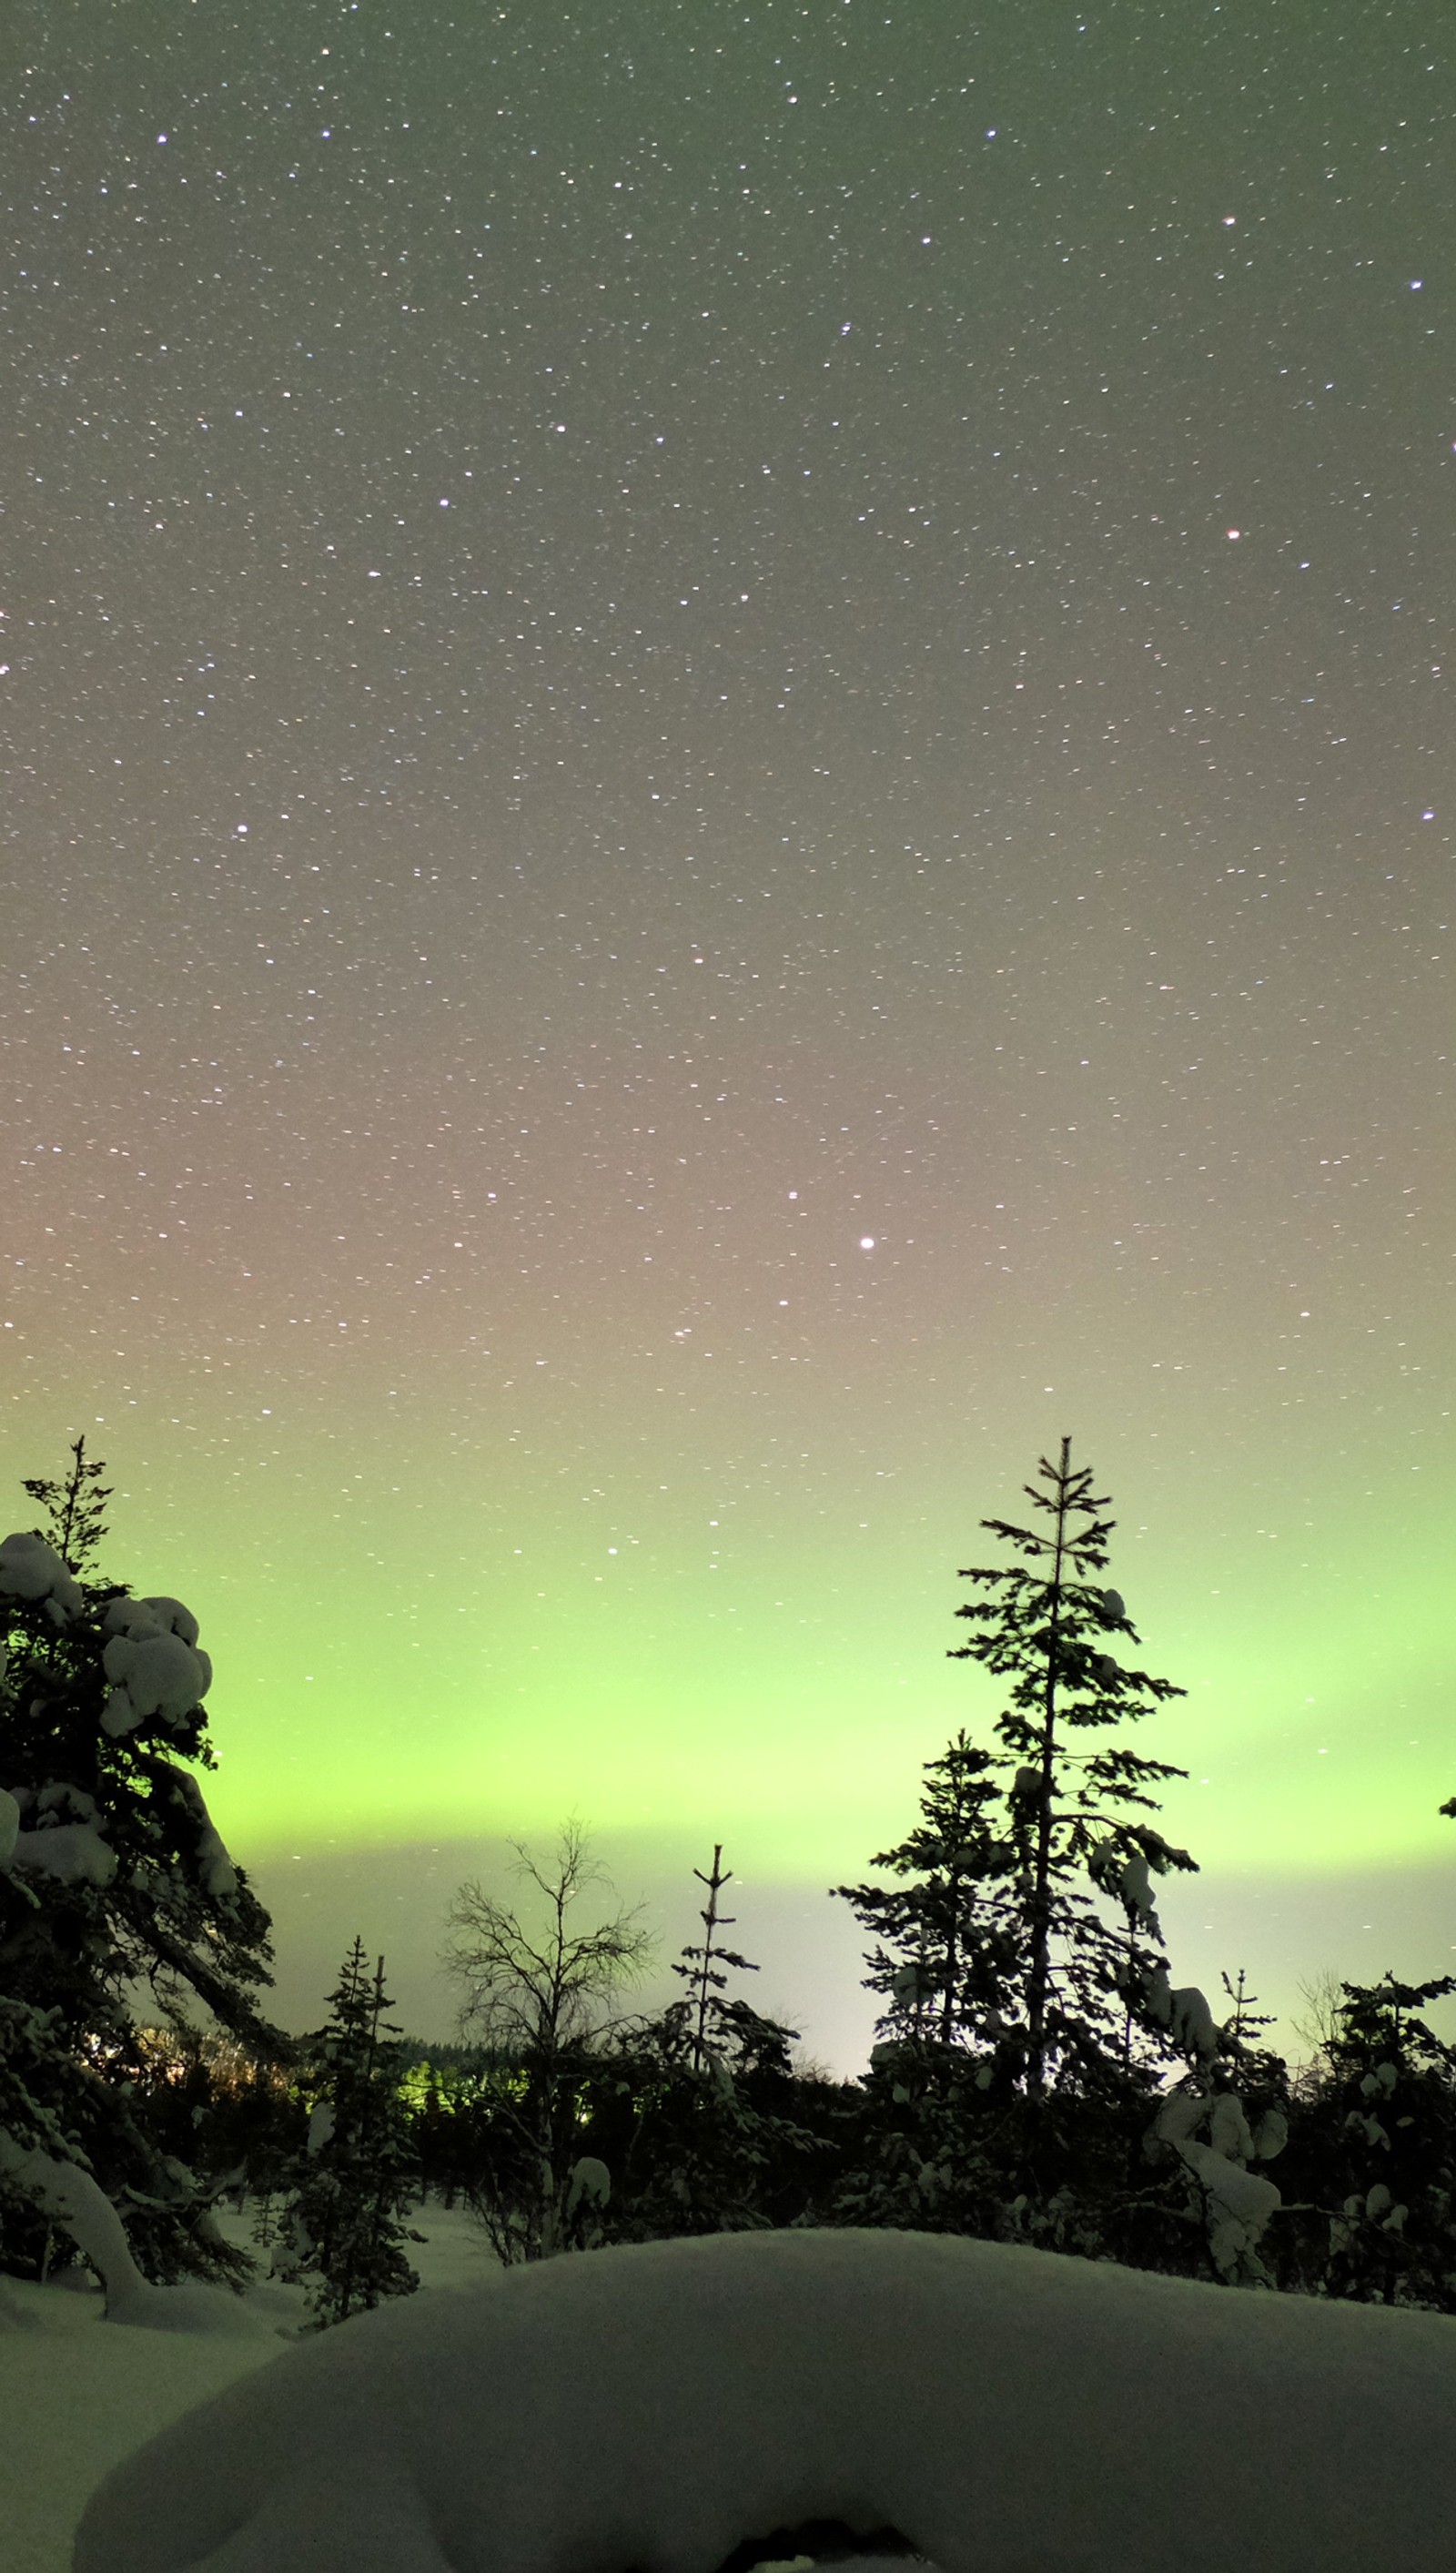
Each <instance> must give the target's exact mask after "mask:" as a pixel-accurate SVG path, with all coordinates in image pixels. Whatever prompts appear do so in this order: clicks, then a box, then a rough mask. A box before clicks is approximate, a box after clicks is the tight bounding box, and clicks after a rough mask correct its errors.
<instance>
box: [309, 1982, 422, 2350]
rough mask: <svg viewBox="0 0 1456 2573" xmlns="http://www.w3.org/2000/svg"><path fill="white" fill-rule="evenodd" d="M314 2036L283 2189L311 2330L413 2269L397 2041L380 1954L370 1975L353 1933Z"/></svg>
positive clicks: (368, 2300)
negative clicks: (303, 2131)
mask: <svg viewBox="0 0 1456 2573" xmlns="http://www.w3.org/2000/svg"><path fill="white" fill-rule="evenodd" d="M329 1999H330V2015H329V2020H328V2024H327V2026H326V2027H325V2028H324V2029H323V2031H322V2032H321V2033H320V2035H319V2037H318V2038H317V2040H315V2041H314V2049H315V2056H316V2071H317V2078H318V2084H319V2088H318V2093H317V2097H316V2099H315V2103H314V2111H313V2116H312V2118H311V2120H310V2125H309V2142H308V2146H307V2148H306V2151H305V2153H304V2156H303V2160H302V2165H301V2166H299V2167H296V2170H295V2173H294V2176H293V2185H292V2187H291V2188H290V2190H289V2201H288V2208H287V2213H286V2215H285V2217H284V2230H285V2233H286V2235H287V2237H288V2238H289V2240H290V2241H291V2243H292V2246H293V2256H292V2258H291V2259H290V2260H288V2261H287V2262H286V2263H285V2264H283V2265H285V2267H286V2271H287V2274H289V2275H291V2276H293V2277H303V2278H305V2279H306V2280H307V2281H308V2284H309V2299H308V2301H309V2312H310V2318H311V2327H312V2328H313V2329H314V2330H315V2331H323V2330H325V2329H327V2327H328V2326H329V2324H331V2323H342V2322H347V2321H348V2319H349V2317H350V2315H351V2314H352V2313H358V2312H360V2311H362V2310H364V2309H365V2308H368V2307H370V2306H373V2305H377V2304H378V2303H379V2302H380V2301H381V2299H382V2298H384V2297H385V2296H409V2295H412V2294H413V2292H414V2290H415V2288H416V2287H417V2286H418V2284H419V2277H418V2273H417V2272H416V2271H415V2270H413V2269H411V2267H410V2266H409V2261H408V2258H407V2256H406V2254H405V2251H404V2244H405V2243H406V2242H421V2241H422V2240H423V2239H424V2237H423V2235H422V2234H420V2233H416V2232H413V2231H411V2229H410V2227H409V2226H408V2225H407V2224H406V2223H405V2222H404V2216H405V2213H406V2212H407V2210H408V2207H409V2205H410V2203H411V2201H412V2199H413V2196H414V2191H415V2187H416V2184H417V2179H418V2168H417V2163H416V2160H415V2155H414V2151H413V2148H412V2145H411V2144H410V2139H409V2127H408V2120H407V2117H406V2115H405V2112H404V2108H403V2104H402V2102H401V2101H400V2098H399V2092H398V2084H399V2075H400V2070H401V2064H402V2049H401V2048H400V2046H399V2045H398V2044H397V2042H395V2043H391V2040H392V2041H397V2037H398V2032H397V2030H395V2029H393V2028H391V2027H389V2026H388V2025H387V2024H386V2022H385V2019H384V2013H385V2011H386V2010H387V2009H388V2008H389V2001H388V1997H387V1995H386V1993H385V1991H384V1961H383V1958H382V1957H381V1958H380V1959H379V1961H378V1964H377V1967H376V1968H375V1971H374V1973H373V1975H372V1976H370V1974H369V1971H368V1967H367V1965H366V1963H365V1960H364V1944H363V1941H362V1940H360V1939H356V1940H355V1943H354V1946H353V1948H352V1949H351V1950H350V1953H349V1955H348V1956H347V1957H346V1959H345V1961H344V1964H343V1966H342V1968H341V1969H340V1977H339V1982H338V1984H337V1985H336V1987H335V1989H334V1991H333V1992H332V1993H331V1994H330V1996H329Z"/></svg>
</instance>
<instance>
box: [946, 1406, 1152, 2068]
mask: <svg viewBox="0 0 1456 2573" xmlns="http://www.w3.org/2000/svg"><path fill="white" fill-rule="evenodd" d="M1039 1474H1040V1477H1041V1485H1042V1488H1038V1486H1037V1485H1036V1484H1030V1483H1029V1484H1027V1485H1026V1486H1025V1489H1026V1491H1027V1494H1028V1497H1029V1499H1030V1500H1031V1501H1032V1503H1033V1505H1034V1507H1035V1509H1036V1510H1037V1511H1038V1512H1039V1513H1040V1514H1041V1524H1040V1525H1037V1526H1033V1527H1021V1526H1018V1525H1016V1524H1015V1523H1013V1522H1012V1521H1009V1520H1006V1519H1000V1518H991V1519H983V1521H982V1525H983V1527H985V1528H988V1529H989V1530H990V1531H991V1533H992V1534H993V1535H995V1536H998V1537H1000V1538H1002V1539H1003V1540H1004V1541H1005V1542H1006V1543H1007V1544H1009V1545H1010V1546H1012V1547H1013V1548H1014V1549H1015V1551H1016V1552H1017V1553H1018V1554H1019V1555H1021V1556H1022V1557H1023V1562H1022V1563H1021V1564H1017V1565H996V1566H985V1565H971V1566H968V1567H967V1568H966V1569H965V1570H963V1572H962V1573H961V1575H960V1578H961V1579H962V1580H963V1581H974V1582H976V1583H977V1584H978V1585H980V1593H979V1595H978V1596H977V1597H975V1598H973V1599H971V1600H969V1601H968V1602H967V1603H966V1604H965V1605H964V1606H963V1607H961V1608H959V1609H958V1610H957V1611H956V1613H957V1615H958V1616H959V1617H963V1618H967V1619H969V1620H970V1621H971V1622H972V1623H973V1625H974V1626H975V1627H976V1629H977V1631H976V1633H975V1635H974V1636H973V1638H972V1640H971V1641H970V1642H969V1643H968V1644H964V1645H962V1646H961V1647H959V1649H956V1650H954V1651H953V1653H952V1656H951V1658H952V1659H953V1660H958V1661H964V1660H973V1661H977V1662H980V1663H981V1664H982V1665H983V1667H984V1668H985V1669H986V1670H988V1671H989V1672H991V1673H992V1675H993V1676H994V1677H995V1678H997V1679H999V1680H1003V1681H1006V1682H1008V1683H1009V1690H1008V1700H1009V1702H1008V1703H1007V1704H1006V1705H1005V1706H1004V1708H1003V1711H1002V1713H1001V1714H1000V1715H999V1716H998V1717H997V1719H996V1725H995V1730H996V1732H997V1733H998V1734H999V1736H1000V1737H1001V1740H1002V1742H1003V1744H1004V1745H1005V1747H1006V1750H1007V1752H1008V1753H1009V1754H1010V1756H1011V1759H1012V1760H1013V1761H1015V1762H1016V1764H1017V1767H1016V1774H1015V1776H1014V1778H1013V1780H1012V1784H1011V1787H1010V1790H1009V1792H1008V1795H1007V1799H1006V1803H1007V1811H1008V1822H1009V1833H1008V1836H1009V1839H1010V1843H1011V1848H1012V1854H1013V1856H1012V1868H1011V1872H1010V1874H1009V1875H1008V1876H1007V1878H1006V1879H1005V1881H1004V1883H1003V1884H1002V1885H1001V1886H1000V1888H999V1912H1000V1922H1001V1927H1002V1930H1003V1932H1004V1934H1005V1936H1006V1938H1007V1939H1008V1940H1009V1942H1010V1948H1011V1953H1012V1954H1013V1955H1014V1956H1015V1957H1016V1958H1017V1960H1018V1964H1017V1967H1016V1970H1015V1974H1014V1977H1013V1978H1011V1979H1010V1982H1009V1989H1011V1990H1013V1991H1014V1993H1015V2017H1016V2023H1017V2040H1016V2042H1017V2045H1018V2048H1019V2051H1020V2056H1021V2079H1022V2083H1023V2086H1024V2089H1025V2093H1026V2096H1027V2098H1028V2099H1029V2100H1030V2101H1032V2102H1033V2103H1035V2102H1038V2101H1040V2100H1041V2099H1042V2097H1043V2095H1044V2094H1045V2093H1046V2091H1047V2090H1048V2088H1049V2086H1051V2087H1060V2088H1064V2089H1070V2090H1073V2091H1077V2092H1088V2091H1100V2092H1102V2093H1103V2094H1115V2093H1116V2092H1117V2091H1118V2090H1119V2089H1120V2088H1123V2087H1125V2083H1126V2080H1127V2079H1128V2078H1129V2077H1130V2076H1131V2075H1132V2073H1133V2072H1134V2070H1138V2071H1140V2072H1141V2074H1142V2076H1143V2078H1144V2080H1145V2079H1146V2078H1147V2077H1148V2074H1149V2070H1150V2065H1151V2063H1152V2062H1155V2061H1157V2060H1159V2059H1161V2058H1162V2057H1163V2056H1165V2054H1166V2051H1167V2050H1166V2045H1165V2041H1164V2040H1163V2038H1162V2036H1161V2033H1160V2030H1159V2027H1158V2014H1157V2010H1156V2006H1155V1998H1154V1997H1155V1996H1156V1995H1157V1994H1158V1993H1159V1992H1163V1993H1165V1988H1166V1974H1165V1968H1164V1964H1163V1959H1162V1954H1161V1932H1160V1929H1159V1927H1158V1922H1157V1916H1156V1912H1155V1910H1154V1908H1153V1903H1152V1897H1151V1887H1150V1880H1149V1871H1151V1872H1152V1873H1155V1874H1157V1875H1163V1874H1165V1873H1166V1871H1167V1870H1168V1869H1169V1868H1179V1869H1189V1870H1194V1869H1195V1862H1194V1861H1193V1860H1192V1859H1191V1858H1190V1857H1189V1856H1188V1854H1187V1852H1186V1850H1180V1849H1174V1848H1172V1847H1170V1845H1169V1844H1168V1843H1167V1842H1166V1841H1165V1840H1164V1839H1163V1838H1162V1836H1161V1834H1160V1833H1158V1832H1156V1831H1154V1830H1153V1829H1152V1827H1151V1826H1150V1825H1149V1824H1146V1823H1144V1822H1141V1821H1137V1820H1135V1819H1133V1815H1134V1814H1135V1813H1136V1812H1137V1811H1139V1810H1140V1811H1141V1812H1144V1813H1146V1812H1153V1811H1155V1810H1156V1805H1157V1800H1156V1798H1155V1797H1153V1796H1152V1795H1150V1794H1149V1793H1148V1792H1147V1791H1148V1788H1149V1786H1151V1785H1152V1784H1153V1783H1154V1782H1161V1781H1162V1780H1163V1779H1165V1778H1185V1777H1186V1776H1187V1774H1188V1773H1187V1771H1186V1770H1185V1769H1178V1768H1175V1767H1173V1766H1172V1765H1171V1764H1170V1763H1168V1762H1166V1761H1158V1760H1144V1759H1142V1758H1140V1757H1139V1756H1138V1755H1137V1754H1136V1753H1134V1752H1132V1751H1129V1750H1127V1749H1125V1748H1124V1747H1123V1746H1122V1745H1120V1744H1111V1743H1105V1744H1102V1745H1099V1746H1098V1747H1097V1748H1096V1749H1093V1750H1091V1751H1083V1750H1080V1749H1078V1748H1075V1747H1074V1746H1075V1745H1077V1744H1079V1743H1080V1742H1082V1741H1083V1740H1085V1739H1086V1737H1087V1736H1088V1735H1090V1734H1097V1733H1106V1732H1108V1731H1110V1730H1111V1729H1112V1728H1113V1727H1114V1726H1117V1725H1120V1724H1122V1723H1125V1722H1127V1721H1128V1720H1132V1719H1136V1718H1137V1717H1140V1716H1143V1715H1145V1714H1147V1713H1148V1711H1149V1709H1150V1707H1151V1706H1153V1705H1157V1704H1159V1703H1161V1702H1162V1701H1163V1700H1165V1699H1167V1698H1172V1697H1181V1696H1182V1695H1183V1694H1184V1692H1183V1690H1181V1689H1180V1688H1177V1687H1176V1686H1175V1685H1174V1684H1173V1682H1172V1681H1171V1680H1165V1679H1154V1678H1152V1677H1151V1676H1150V1675H1149V1674H1148V1673H1147V1672H1146V1671H1142V1670H1137V1669H1129V1668H1125V1667H1123V1665H1122V1664H1121V1663H1120V1662H1119V1661H1118V1660H1117V1659H1116V1658H1115V1656H1114V1654H1113V1652H1112V1651H1111V1649H1110V1647H1111V1645H1112V1644H1113V1643H1114V1642H1115V1641H1116V1640H1117V1639H1119V1638H1122V1637H1125V1638H1126V1639H1127V1640H1128V1641H1129V1642H1131V1643H1133V1644H1135V1643H1136V1642H1137V1640H1138V1639H1137V1633H1136V1629H1135V1627H1134V1626H1133V1625H1132V1623H1131V1620H1130V1619H1129V1618H1128V1616H1127V1613H1126V1609H1125V1607H1124V1605H1123V1602H1122V1599H1121V1597H1120V1595H1119V1593H1118V1592H1117V1591H1115V1590H1111V1589H1104V1588H1103V1587H1102V1586H1101V1583H1100V1581H1098V1580H1097V1579H1095V1578H1094V1577H1093V1576H1095V1575H1097V1574H1100V1573H1101V1572H1103V1571H1104V1570H1105V1568H1106V1564H1107V1560H1108V1555H1107V1540H1108V1538H1109V1536H1110V1535H1111V1532H1112V1528H1113V1526H1114V1524H1115V1522H1114V1521H1113V1520H1111V1519H1109V1518H1107V1517H1105V1516H1104V1515H1103V1513H1104V1512H1105V1510H1106V1506H1107V1504H1106V1499H1105V1497H1104V1496H1102V1495H1099V1494H1094V1493H1093V1491H1092V1474H1091V1471H1090V1470H1089V1469H1088V1468H1087V1467H1085V1466H1084V1467H1076V1468H1075V1467H1074V1466H1073V1464H1072V1442H1071V1440H1070V1439H1069V1438H1064V1439H1063V1441H1062V1450H1061V1455H1060V1458H1059V1460H1058V1462H1057V1463H1055V1464H1053V1463H1052V1462H1051V1461H1050V1460H1049V1459H1048V1458H1047V1457H1045V1456H1044V1457H1043V1458H1042V1459H1041V1461H1040V1465H1039ZM1129 1809H1130V1810H1129ZM1089 1882H1091V1884H1092V1886H1093V1887H1095V1888H1096V1889H1098V1890H1099V1891H1101V1892H1102V1893H1104V1894H1105V1893H1111V1894H1113V1895H1114V1896H1115V1897H1116V1899H1117V1900H1118V1901H1119V1902H1120V1904H1121V1906H1122V1910H1123V1916H1124V1929H1123V1932H1122V1935H1121V1936H1120V1938H1119V1936H1118V1934H1117V1932H1116V1930H1115V1929H1113V1928H1112V1927H1111V1926H1110V1925H1109V1924H1108V1923H1107V1922H1105V1921H1104V1920H1103V1919H1102V1918H1101V1916H1100V1915H1099V1914H1098V1913H1097V1911H1096V1909H1095V1907H1094V1905H1093V1903H1092V1898H1091V1897H1090V1896H1089V1895H1088V1894H1086V1893H1084V1892H1083V1891H1082V1890H1081V1887H1082V1885H1083V1884H1086V1883H1089ZM1129 2015H1130V2022H1131V2027H1132V2028H1135V2030H1136V2031H1137V2032H1138V2033H1139V2036H1140V2041H1141V2042H1140V2045H1139V2047H1138V2050H1137V2055H1136V2058H1135V2060H1134V2057H1133V2052H1132V2038H1131V2030H1130V2029H1129V2025H1128V2022H1129ZM1119 2018H1120V2020H1121V2023H1122V2024H1121V2027H1120V2029H1119V2027H1118V2021H1119Z"/></svg>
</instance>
